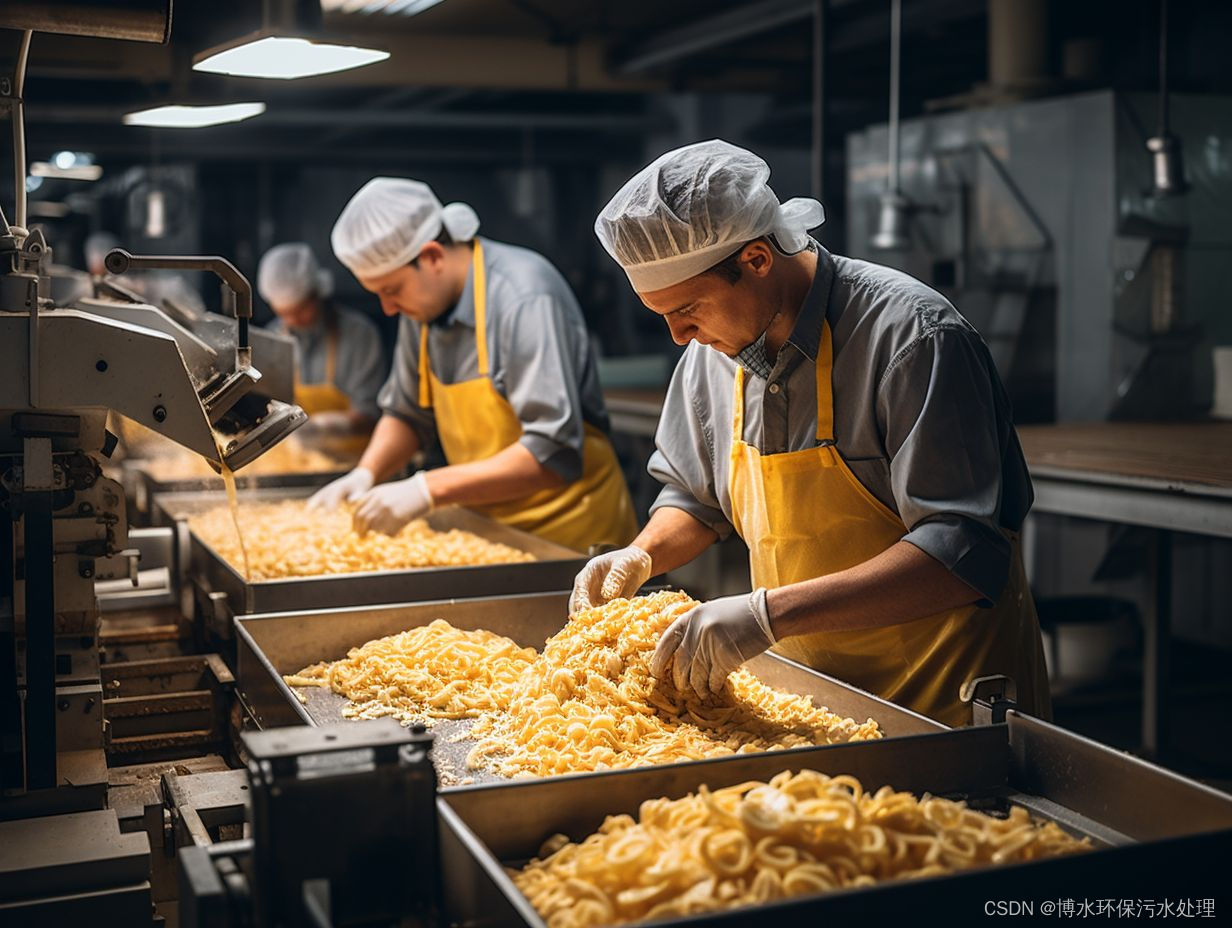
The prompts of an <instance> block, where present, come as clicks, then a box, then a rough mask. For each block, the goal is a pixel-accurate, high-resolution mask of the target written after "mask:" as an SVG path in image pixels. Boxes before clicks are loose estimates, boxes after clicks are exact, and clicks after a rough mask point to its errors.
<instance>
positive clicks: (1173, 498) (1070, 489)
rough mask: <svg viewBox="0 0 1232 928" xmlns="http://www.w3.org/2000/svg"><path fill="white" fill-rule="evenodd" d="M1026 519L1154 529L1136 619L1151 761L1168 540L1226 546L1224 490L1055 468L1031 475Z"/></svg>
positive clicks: (1164, 706) (1164, 714)
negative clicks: (1145, 607) (1214, 541)
mask: <svg viewBox="0 0 1232 928" xmlns="http://www.w3.org/2000/svg"><path fill="white" fill-rule="evenodd" d="M1031 482H1032V484H1033V485H1034V487H1035V502H1034V504H1033V506H1032V512H1046V513H1052V514H1054V515H1063V516H1074V517H1077V518H1084V519H1097V520H1099V521H1101V522H1118V523H1122V524H1127V525H1139V526H1143V527H1146V528H1152V529H1155V530H1156V532H1155V536H1156V537H1155V540H1154V544H1153V546H1152V548H1153V551H1152V558H1151V571H1150V578H1149V580H1150V590H1151V595H1150V603H1151V604H1150V608H1149V611H1148V614H1147V615H1145V616H1144V617H1143V630H1144V633H1145V634H1144V637H1143V654H1142V747H1143V749H1144V750H1145V751H1146V753H1147V754H1149V755H1152V756H1158V755H1159V754H1160V753H1162V752H1163V751H1164V749H1165V748H1166V745H1167V740H1168V729H1169V705H1168V704H1169V699H1168V693H1169V688H1170V682H1171V666H1170V665H1171V661H1170V659H1169V652H1170V647H1169V646H1170V643H1171V635H1172V533H1173V532H1188V533H1192V534H1196V535H1207V536H1210V537H1215V538H1232V490H1228V489H1224V488H1221V487H1212V486H1206V485H1202V484H1195V483H1186V482H1182V481H1165V480H1151V479H1147V478H1142V477H1128V476H1123V475H1119V474H1113V473H1107V472H1092V471H1075V470H1067V469H1065V468H1059V467H1047V466H1043V467H1033V468H1031Z"/></svg>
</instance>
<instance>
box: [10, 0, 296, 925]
mask: <svg viewBox="0 0 1232 928" xmlns="http://www.w3.org/2000/svg"><path fill="white" fill-rule="evenodd" d="M148 6H149V5H148V4H147V7H148ZM44 13H45V11H42V10H40V9H38V7H37V5H36V7H34V8H32V9H31V12H30V13H29V15H31V16H32V17H34V19H35V20H37V21H38V22H39V23H47V22H50V20H47V18H46V17H45V16H44V15H43V14H44ZM162 13H163V14H164V16H165V17H166V19H167V22H169V16H170V11H169V4H168V5H167V7H166V8H164V9H163V10H162ZM116 15H119V16H121V17H122V16H123V11H122V10H121V11H117V13H116ZM14 16H16V17H17V19H18V20H20V11H17V12H13V11H9V13H6V20H5V24H6V25H18V26H19V27H20V26H21V23H20V22H16V23H15V22H12V21H11V20H12V18H13V17H14ZM99 16H100V18H101V19H107V16H106V15H104V14H101V13H100V14H99ZM52 19H53V20H54V17H53V18H52ZM134 28H135V27H134ZM138 31H141V33H142V34H141V36H140V37H142V38H145V39H146V40H150V36H148V35H146V34H145V31H144V30H138ZM100 34H102V33H100ZM106 34H109V35H113V36H114V35H125V30H124V28H121V29H120V32H119V33H106ZM31 35H32V34H31V32H30V31H25V32H22V33H16V34H14V36H15V37H19V38H20V44H19V51H18V56H17V65H16V70H15V74H14V76H13V77H12V78H11V79H9V78H5V79H4V80H3V81H2V82H0V95H2V98H0V104H2V105H3V106H2V109H3V111H5V112H7V114H8V115H9V116H10V118H11V120H12V124H13V125H12V128H13V154H14V167H15V170H14V176H15V178H16V184H15V186H16V190H17V194H16V201H17V202H16V209H15V212H14V213H13V222H12V223H10V222H9V219H8V216H7V214H5V213H4V211H3V210H0V352H2V354H0V512H2V513H3V516H4V518H3V526H4V530H3V531H0V789H2V792H3V798H2V799H0V847H4V848H6V849H8V853H7V854H6V855H5V856H4V859H3V867H2V868H0V873H2V875H3V881H2V885H3V889H2V891H0V904H8V903H9V902H10V901H11V900H12V899H13V898H15V897H20V898H21V901H20V902H16V903H13V904H12V906H9V908H8V909H7V913H8V914H13V913H14V912H20V913H22V915H23V917H25V918H26V920H25V921H23V922H22V923H23V924H26V923H31V920H32V919H34V918H35V916H34V915H33V914H32V913H33V912H34V911H36V910H37V911H38V912H40V913H41V914H40V915H39V916H38V917H40V918H47V919H53V920H54V919H64V918H69V917H72V915H73V913H78V912H82V911H91V912H93V913H106V914H105V917H104V921H105V920H106V918H107V917H114V918H119V917H120V913H126V915H127V916H131V915H132V914H133V913H134V912H141V911H142V909H143V906H144V911H145V913H146V914H147V915H148V912H149V884H148V876H147V873H148V860H147V858H148V845H146V842H145V841H144V839H143V840H141V841H138V840H137V839H138V838H139V837H140V836H135V835H121V834H120V833H119V830H118V826H117V820H116V817H115V814H114V813H113V812H109V811H107V810H106V809H105V804H106V786H107V768H106V761H105V757H104V749H103V748H104V740H105V735H104V714H103V713H104V692H103V687H102V680H101V678H100V668H99V652H98V626H99V607H98V600H97V594H96V589H95V583H96V581H97V580H104V579H108V578H115V577H126V576H127V577H131V578H136V577H137V576H138V571H137V569H136V559H137V557H138V556H139V552H138V550H137V549H135V548H130V547H129V539H128V521H127V513H126V510H125V505H124V495H123V492H122V490H121V488H120V486H119V484H118V483H116V482H115V481H114V480H111V479H109V478H108V477H105V476H104V475H103V472H102V462H103V460H105V459H106V458H107V457H109V456H110V455H111V453H112V451H113V450H114V448H115V446H116V436H115V435H113V434H112V433H111V432H110V431H109V430H108V429H107V416H108V414H109V413H116V414H120V415H123V416H125V417H127V418H129V419H132V420H134V421H136V422H138V423H140V424H142V425H144V426H145V427H147V428H149V429H151V430H153V431H154V432H157V433H159V434H161V435H163V436H164V437H166V438H169V439H171V440H172V441H174V442H176V443H178V444H180V445H183V446H184V447H186V448H189V449H191V450H192V451H195V452H197V453H198V454H200V455H202V456H203V457H204V458H206V459H207V460H209V461H210V462H211V463H212V464H213V465H214V466H216V467H219V468H222V467H228V468H231V469H235V468H239V467H243V466H244V465H245V464H247V463H249V462H250V461H252V460H253V459H255V458H256V457H258V456H259V455H260V454H262V453H263V452H264V451H265V450H267V449H268V448H270V447H272V446H273V445H274V444H276V443H277V442H278V441H280V440H281V439H283V438H284V437H286V436H287V435H288V434H290V433H291V432H292V431H293V430H294V429H296V428H297V427H298V426H300V425H301V424H303V422H304V421H306V418H307V417H306V415H305V413H304V412H303V410H302V409H300V408H299V407H298V406H295V405H292V404H290V403H287V402H283V401H282V400H279V399H277V398H275V397H272V396H270V395H269V394H268V393H266V392H263V391H262V388H261V386H260V385H261V383H262V373H261V371H260V370H259V368H257V367H256V366H254V365H253V363H252V346H251V344H250V342H249V333H248V320H249V318H250V317H251V307H252V295H251V287H250V286H249V284H248V282H247V280H245V279H244V278H243V276H242V275H240V274H239V273H238V271H236V270H235V269H234V267H232V266H231V265H230V264H229V263H228V262H226V261H225V260H224V259H221V258H216V257H181V258H165V257H151V256H134V255H130V254H128V253H127V252H125V251H123V250H119V249H117V250H116V251H113V252H112V253H111V254H110V255H108V266H109V267H110V268H111V269H112V270H113V271H115V272H122V271H125V270H128V269H130V268H132V269H140V268H142V267H184V266H189V265H191V266H196V267H201V268H204V269H208V270H211V271H213V272H214V273H215V274H217V275H218V276H219V277H220V279H221V280H222V281H223V285H224V288H223V292H224V304H225V305H227V306H229V307H231V308H232V309H233V314H234V316H235V320H234V321H232V320H224V319H221V318H219V319H217V320H213V321H211V323H210V327H211V329H212V330H213V332H214V333H215V336H214V337H213V338H212V339H206V338H203V337H202V336H201V333H200V331H198V332H197V333H194V332H192V331H189V330H188V329H186V328H184V327H183V326H181V325H179V324H178V323H176V322H175V321H174V320H172V319H170V318H169V317H168V316H166V314H165V313H164V312H163V311H162V310H159V309H157V308H155V307H150V306H144V305H141V304H138V303H122V302H116V301H112V300H101V299H93V298H83V299H81V300H78V301H77V302H74V303H71V304H69V305H65V306H57V305H55V303H54V302H53V300H52V296H51V294H52V289H53V288H52V283H53V281H52V278H51V270H50V267H51V262H52V250H51V249H50V248H49V247H48V245H47V242H46V240H45V239H44V237H43V235H42V233H41V232H40V231H38V230H31V229H28V228H27V227H26V209H25V170H26V165H25V139H24V123H23V100H22V94H23V86H24V81H25V71H26V63H27V60H28V56H29V48H30V42H31ZM161 35H162V39H163V40H164V41H165V31H164V33H162V34H161ZM127 37H129V38H137V37H138V36H136V35H131V36H127ZM153 40H155V41H157V40H158V37H154V39H153ZM138 845H141V846H140V847H139V846H138ZM82 893H89V894H93V899H92V901H86V900H84V897H83V896H82ZM13 906H16V908H14V907H13Z"/></svg>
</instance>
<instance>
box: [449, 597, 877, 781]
mask: <svg viewBox="0 0 1232 928" xmlns="http://www.w3.org/2000/svg"><path fill="white" fill-rule="evenodd" d="M694 605H696V603H695V602H694V601H693V600H692V599H690V598H689V597H688V596H687V595H685V594H684V593H675V592H662V593H654V594H651V595H649V596H642V597H638V598H636V599H618V600H613V601H612V602H610V603H607V604H606V605H603V606H599V607H596V608H593V609H587V610H584V611H582V612H579V613H577V614H576V615H574V616H573V617H571V618H570V620H569V623H568V624H567V625H566V626H565V627H564V628H563V629H562V630H561V631H560V632H558V633H557V634H556V635H554V636H553V637H552V638H550V639H548V642H547V644H546V645H545V646H544V649H543V655H542V657H541V658H540V659H539V660H538V661H536V662H535V663H534V664H533V665H532V666H531V667H530V668H528V670H527V671H526V673H525V674H523V676H522V679H521V680H520V681H519V690H518V693H517V695H516V696H515V697H514V698H513V700H512V701H511V703H510V705H509V707H508V710H506V711H502V712H498V713H489V714H486V715H484V716H483V717H481V718H480V720H479V721H478V722H477V723H476V725H475V727H474V729H473V730H472V734H473V735H474V736H475V737H478V738H480V739H481V740H480V743H479V744H478V745H477V746H476V747H475V749H474V750H473V751H472V752H471V756H470V758H469V759H468V764H469V765H470V766H472V767H486V768H488V769H489V770H491V771H492V772H495V773H499V774H501V775H503V776H510V777H513V776H526V775H532V776H549V775H552V774H559V773H574V772H581V771H591V770H604V769H610V768H624V767H642V766H647V765H650V764H668V763H674V762H677V761H685V760H700V759H702V758H705V757H717V756H722V755H725V754H733V753H742V754H743V753H749V752H752V751H769V750H775V749H781V748H794V747H805V746H810V745H817V744H833V743H836V742H842V741H857V740H864V739H870V738H880V737H881V732H880V730H879V729H878V727H877V723H876V722H874V721H873V720H872V719H868V720H867V721H865V722H863V723H859V722H856V721H854V720H852V719H849V718H843V717H841V716H838V715H836V714H834V713H833V712H831V711H829V710H828V709H826V708H823V707H819V706H815V705H813V702H812V700H811V699H810V698H809V697H807V696H798V695H794V694H791V693H786V692H783V691H782V690H777V689H774V688H772V687H770V686H767V685H766V684H764V683H762V682H761V681H760V680H758V679H757V678H756V677H755V676H753V674H751V673H750V672H749V671H747V670H743V669H742V670H738V671H736V672H735V673H733V674H732V675H731V676H730V677H729V678H728V681H727V684H726V685H725V687H724V689H723V692H722V693H721V694H719V695H717V696H714V697H710V698H708V699H706V700H705V701H704V702H703V701H698V700H697V698H696V697H695V696H693V695H692V694H691V693H689V694H682V693H679V692H678V691H677V690H676V688H675V686H674V685H673V684H672V682H671V681H670V680H664V681H655V680H653V679H652V678H651V676H650V658H651V655H652V654H653V653H654V648H655V645H656V643H657V642H658V640H659V636H660V635H661V634H662V633H663V631H664V630H665V629H666V628H667V626H669V625H670V624H671V623H672V621H673V620H674V619H675V618H676V617H677V616H678V615H681V614H682V613H684V612H687V611H688V610H689V609H691V608H692V607H693V606H694Z"/></svg>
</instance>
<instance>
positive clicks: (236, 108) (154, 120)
mask: <svg viewBox="0 0 1232 928" xmlns="http://www.w3.org/2000/svg"><path fill="white" fill-rule="evenodd" d="M264 112H265V104H264V103H224V104H221V105H218V106H181V105H178V104H177V105H173V106H156V107H154V108H153V109H149V110H139V111H138V112H135V113H127V114H125V116H124V124H125V125H126V126H151V127H154V128H157V129H200V128H203V127H204V126H217V125H220V124H221V123H226V122H239V121H240V120H243V119H251V118H252V117H253V116H258V115H260V114H261V113H264Z"/></svg>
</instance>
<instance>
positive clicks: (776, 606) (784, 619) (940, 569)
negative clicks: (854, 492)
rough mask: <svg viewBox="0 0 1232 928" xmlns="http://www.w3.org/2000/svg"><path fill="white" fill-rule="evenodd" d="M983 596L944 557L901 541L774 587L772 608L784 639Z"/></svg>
mask: <svg viewBox="0 0 1232 928" xmlns="http://www.w3.org/2000/svg"><path fill="white" fill-rule="evenodd" d="M977 599H979V593H977V592H976V591H975V590H974V589H973V588H971V587H969V586H968V585H967V584H966V583H964V582H963V581H962V580H959V579H958V578H957V577H956V576H954V574H952V573H951V572H950V571H949V570H948V569H946V567H945V565H943V564H942V563H941V562H940V561H938V560H936V559H934V558H933V557H931V556H930V555H928V554H925V553H924V552H923V551H921V550H920V549H919V548H917V547H916V546H915V545H913V544H911V543H910V542H907V541H900V542H898V543H897V544H895V545H892V546H891V547H889V548H887V549H886V550H885V551H883V552H882V553H881V554H879V555H877V556H876V557H874V558H872V559H871V560H868V561H865V562H864V563H863V564H857V565H856V566H855V567H851V568H849V569H847V570H841V571H839V572H838V573H834V574H829V575H827V576H825V577H817V578H816V579H813V580H805V581H802V582H800V583H791V584H788V585H787V586H783V587H779V588H778V589H774V590H770V591H769V592H768V593H767V595H766V606H767V610H768V611H769V613H770V627H771V629H772V630H773V632H774V637H775V638H779V639H782V638H789V637H791V636H793V635H803V634H808V633H810V632H833V631H846V630H852V629H863V628H884V627H886V626H890V625H900V624H902V623H903V622H911V621H913V620H915V619H922V618H924V617H925V616H929V615H933V614H934V613H937V612H943V611H945V610H948V609H956V608H958V607H959V606H965V605H967V604H969V603H973V602H975V601H976V600H977Z"/></svg>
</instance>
